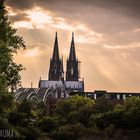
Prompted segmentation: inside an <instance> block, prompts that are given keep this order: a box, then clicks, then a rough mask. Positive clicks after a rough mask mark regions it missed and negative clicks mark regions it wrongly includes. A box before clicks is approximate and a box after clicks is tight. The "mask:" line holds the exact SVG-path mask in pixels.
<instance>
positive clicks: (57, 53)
mask: <svg viewBox="0 0 140 140" xmlns="http://www.w3.org/2000/svg"><path fill="white" fill-rule="evenodd" d="M52 59H53V60H54V61H58V60H59V49H58V39H57V32H56V34H55V42H54V50H53V56H52Z"/></svg>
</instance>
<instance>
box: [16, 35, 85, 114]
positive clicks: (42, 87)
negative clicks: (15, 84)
mask: <svg viewBox="0 0 140 140" xmlns="http://www.w3.org/2000/svg"><path fill="white" fill-rule="evenodd" d="M65 77H66V78H65ZM79 77H80V76H79V60H78V59H77V57H76V51H75V42H74V33H72V40H71V45H70V53H69V57H68V59H67V62H66V73H64V69H63V58H60V56H59V44H58V37H57V33H56V35H55V41H54V49H53V54H52V58H51V59H50V68H49V73H48V80H42V79H41V78H40V80H39V84H38V88H32V87H31V88H19V89H18V90H17V92H16V94H15V95H14V99H15V101H22V100H23V99H28V100H34V101H43V102H45V103H46V104H47V107H48V113H49V114H52V113H53V112H52V111H53V109H52V108H53V106H54V105H55V103H56V101H57V100H58V99H62V98H68V97H69V96H70V93H74V92H75V93H78V92H81V93H83V92H84V81H83V80H79Z"/></svg>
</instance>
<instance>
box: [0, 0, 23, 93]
mask: <svg viewBox="0 0 140 140" xmlns="http://www.w3.org/2000/svg"><path fill="white" fill-rule="evenodd" d="M4 3H5V0H1V1H0V92H1V91H3V90H8V89H10V90H11V91H14V90H15V89H16V87H17V85H18V84H20V79H21V77H20V75H19V71H21V70H23V67H22V65H17V64H16V63H15V62H14V61H13V55H14V53H17V50H18V49H20V48H25V42H24V40H23V38H22V37H20V36H18V35H17V34H16V32H17V30H16V29H14V28H13V27H12V26H11V23H10V22H9V21H8V16H7V11H6V10H5V6H4ZM1 83H2V84H1ZM4 88H5V89H4Z"/></svg>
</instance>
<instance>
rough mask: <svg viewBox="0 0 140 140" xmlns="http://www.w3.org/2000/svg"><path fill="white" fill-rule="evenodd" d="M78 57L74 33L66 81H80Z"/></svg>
mask: <svg viewBox="0 0 140 140" xmlns="http://www.w3.org/2000/svg"><path fill="white" fill-rule="evenodd" d="M78 77H79V72H78V59H76V53H75V43H74V33H72V40H71V47H70V54H69V58H68V59H67V71H66V81H78V79H79V78H78Z"/></svg>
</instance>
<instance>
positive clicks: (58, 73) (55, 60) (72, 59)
mask: <svg viewBox="0 0 140 140" xmlns="http://www.w3.org/2000/svg"><path fill="white" fill-rule="evenodd" d="M79 77H80V75H79V61H78V59H77V57H76V51H75V42H74V33H72V40H71V45H70V53H69V57H68V59H67V62H66V73H64V69H63V58H60V56H59V45H58V37H57V33H56V35H55V41H54V49H53V54H52V58H51V59H50V68H49V73H48V80H41V79H40V81H39V86H38V87H39V88H52V89H55V88H57V87H64V88H65V90H67V91H68V92H84V81H80V80H79Z"/></svg>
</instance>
